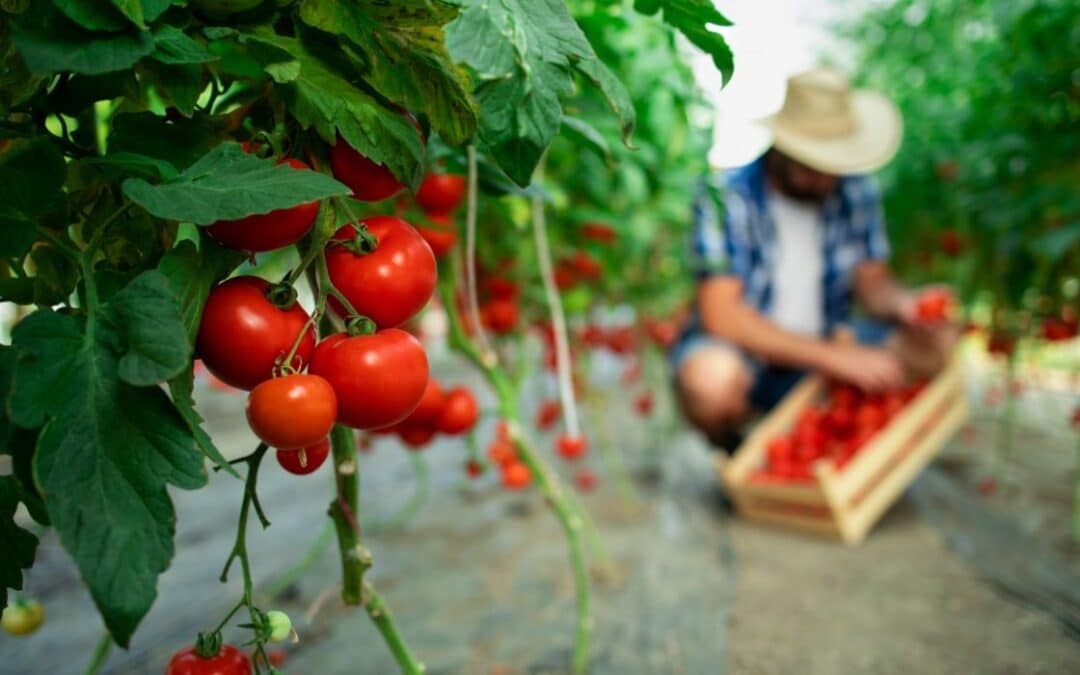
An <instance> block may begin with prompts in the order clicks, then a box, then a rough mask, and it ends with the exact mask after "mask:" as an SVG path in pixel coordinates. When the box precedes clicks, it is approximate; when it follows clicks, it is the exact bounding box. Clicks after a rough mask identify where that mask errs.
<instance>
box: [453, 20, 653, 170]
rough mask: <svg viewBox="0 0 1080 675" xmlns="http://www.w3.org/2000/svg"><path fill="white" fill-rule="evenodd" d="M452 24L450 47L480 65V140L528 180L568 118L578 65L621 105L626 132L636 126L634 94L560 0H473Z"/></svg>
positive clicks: (506, 166)
mask: <svg viewBox="0 0 1080 675" xmlns="http://www.w3.org/2000/svg"><path fill="white" fill-rule="evenodd" d="M464 5H465V9H464V11H463V12H462V13H461V15H460V16H458V18H457V19H456V20H455V21H454V22H453V23H451V24H450V25H448V26H447V47H449V49H450V53H451V55H452V56H453V57H454V59H455V60H457V61H463V62H465V63H467V64H468V65H469V66H470V67H471V68H472V69H473V71H475V78H474V79H475V80H477V85H476V88H475V90H474V96H475V98H476V101H477V103H478V104H479V105H480V134H479V135H480V139H481V141H483V142H484V143H485V144H486V145H487V146H488V147H489V149H490V151H491V153H492V155H493V156H494V158H495V160H496V161H497V162H498V163H499V166H500V167H501V168H502V169H503V170H504V171H505V172H506V173H507V175H509V176H510V177H511V178H512V179H513V180H514V181H515V182H517V183H518V184H519V185H522V186H524V185H527V184H528V183H529V181H530V180H531V178H532V173H533V170H534V169H535V168H536V164H537V162H539V160H540V156H541V155H542V154H543V152H544V150H545V149H546V148H547V146H548V145H549V144H550V143H551V140H552V139H553V138H554V137H555V134H556V133H557V132H558V130H559V125H560V123H561V122H562V102H561V100H560V99H561V98H562V97H564V96H569V95H570V94H571V93H572V92H573V87H574V80H573V70H574V68H575V67H577V68H578V69H579V70H581V71H582V72H583V73H585V74H586V75H588V76H589V78H590V79H592V80H593V81H594V82H595V83H597V84H598V85H600V86H601V89H602V90H603V91H604V93H605V95H606V96H607V97H608V98H609V100H611V101H612V102H613V104H614V103H617V104H618V107H616V113H617V114H618V115H619V117H620V118H621V125H622V127H623V130H624V136H625V135H626V134H627V133H628V132H629V130H631V129H632V128H633V110H632V107H624V104H625V102H626V101H628V96H626V94H625V92H624V91H619V89H620V88H619V87H616V85H615V83H614V79H615V78H614V77H613V76H611V74H610V72H608V71H607V69H606V68H604V67H603V66H602V65H601V64H599V61H598V60H597V57H596V54H595V53H594V52H593V49H592V47H591V46H590V45H589V41H588V40H587V39H586V38H585V35H584V34H583V33H582V32H581V28H580V27H579V26H578V25H577V23H576V22H575V21H574V19H573V17H572V16H570V13H569V11H568V10H567V8H566V5H565V4H564V3H563V2H562V1H561V0H504V1H503V2H500V3H498V4H491V3H488V2H487V0H466V1H465V2H464Z"/></svg>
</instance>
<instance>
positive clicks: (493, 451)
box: [465, 420, 533, 490]
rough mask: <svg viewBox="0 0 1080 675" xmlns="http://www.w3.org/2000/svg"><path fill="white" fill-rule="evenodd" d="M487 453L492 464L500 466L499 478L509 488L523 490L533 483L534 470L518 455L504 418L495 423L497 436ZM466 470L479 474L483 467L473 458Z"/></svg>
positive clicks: (472, 473) (473, 474) (474, 474)
mask: <svg viewBox="0 0 1080 675" xmlns="http://www.w3.org/2000/svg"><path fill="white" fill-rule="evenodd" d="M487 455H488V459H489V460H491V464H492V465H493V466H495V467H496V468H498V470H499V479H500V480H501V481H502V485H503V487H504V488H506V489H507V490H522V489H524V488H526V487H528V486H529V484H530V483H532V478H533V475H532V470H531V469H530V468H529V466H528V465H527V464H526V463H525V462H523V461H521V458H520V457H519V456H518V452H517V446H516V445H514V440H513V439H512V438H511V437H510V428H509V427H508V426H507V424H506V422H505V421H504V420H499V421H498V423H497V424H496V425H495V438H494V439H493V440H492V441H491V443H490V444H489V445H488V448H487ZM465 470H466V472H467V473H468V474H469V475H470V476H477V475H479V474H480V473H481V471H482V468H481V467H480V465H479V463H478V462H476V461H475V460H472V461H470V462H469V463H468V464H466V467H465Z"/></svg>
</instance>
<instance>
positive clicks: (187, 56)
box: [150, 24, 218, 64]
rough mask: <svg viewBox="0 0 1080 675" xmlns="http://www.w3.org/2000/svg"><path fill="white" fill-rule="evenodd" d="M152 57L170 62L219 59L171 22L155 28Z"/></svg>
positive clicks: (203, 61)
mask: <svg viewBox="0 0 1080 675" xmlns="http://www.w3.org/2000/svg"><path fill="white" fill-rule="evenodd" d="M150 58H152V59H154V60H156V61H161V62H162V63H170V64H183V63H207V62H209V61H216V60H217V59H218V57H217V56H215V55H214V54H213V53H211V52H210V51H209V50H208V49H207V48H206V47H204V46H203V45H202V44H200V43H199V42H197V41H196V40H194V39H192V38H190V37H188V35H187V34H186V33H184V31H182V30H180V29H179V28H176V27H175V26H170V25H169V24H163V25H161V26H158V27H157V28H155V29H154V53H153V54H151V55H150Z"/></svg>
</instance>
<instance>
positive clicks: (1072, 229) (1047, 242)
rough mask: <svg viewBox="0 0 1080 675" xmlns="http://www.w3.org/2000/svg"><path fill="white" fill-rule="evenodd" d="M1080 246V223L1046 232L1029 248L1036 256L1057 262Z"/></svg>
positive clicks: (1029, 245) (1030, 244)
mask: <svg viewBox="0 0 1080 675" xmlns="http://www.w3.org/2000/svg"><path fill="white" fill-rule="evenodd" d="M1078 244H1080V221H1076V222H1072V223H1069V224H1067V225H1065V226H1062V227H1059V228H1057V229H1053V230H1050V231H1049V232H1044V233H1043V234H1041V235H1039V236H1038V237H1036V238H1035V239H1034V240H1033V241H1031V243H1029V244H1028V247H1029V248H1030V249H1031V251H1032V252H1033V253H1035V254H1036V255H1039V256H1041V257H1043V258H1046V259H1047V260H1051V261H1054V262H1057V261H1058V260H1061V259H1062V258H1063V257H1064V256H1065V255H1066V254H1067V253H1069V252H1070V251H1072V252H1075V251H1076V247H1077V245H1078Z"/></svg>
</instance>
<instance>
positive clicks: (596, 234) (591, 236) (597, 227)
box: [581, 223, 618, 244]
mask: <svg viewBox="0 0 1080 675" xmlns="http://www.w3.org/2000/svg"><path fill="white" fill-rule="evenodd" d="M617 237H618V234H617V233H616V232H615V228H614V227H612V226H610V225H605V224H604V223H583V224H582V225H581V238H582V239H585V240H586V241H594V242H596V243H598V244H611V243H613V242H614V241H615V239H616V238H617Z"/></svg>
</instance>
